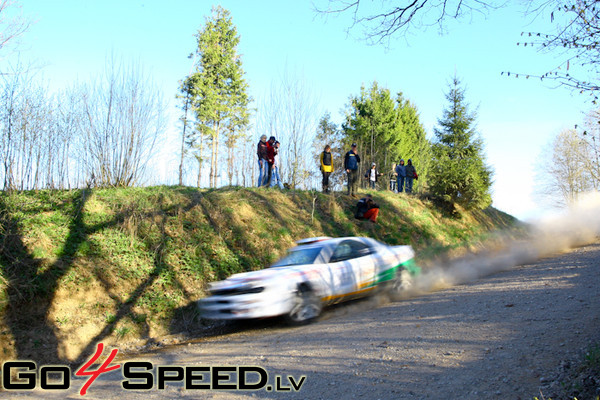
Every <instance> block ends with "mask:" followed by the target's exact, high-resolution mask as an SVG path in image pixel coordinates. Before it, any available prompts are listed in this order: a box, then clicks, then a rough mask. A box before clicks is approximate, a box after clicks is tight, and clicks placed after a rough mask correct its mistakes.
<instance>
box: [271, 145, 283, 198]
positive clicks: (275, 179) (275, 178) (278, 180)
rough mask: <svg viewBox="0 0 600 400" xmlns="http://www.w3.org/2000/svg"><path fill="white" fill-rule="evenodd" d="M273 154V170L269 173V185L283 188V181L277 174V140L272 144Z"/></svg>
mask: <svg viewBox="0 0 600 400" xmlns="http://www.w3.org/2000/svg"><path fill="white" fill-rule="evenodd" d="M273 147H274V148H275V155H274V156H273V171H272V173H271V187H273V186H275V185H277V186H279V189H283V182H281V177H280V176H279V142H277V141H276V142H275V143H274V144H273Z"/></svg>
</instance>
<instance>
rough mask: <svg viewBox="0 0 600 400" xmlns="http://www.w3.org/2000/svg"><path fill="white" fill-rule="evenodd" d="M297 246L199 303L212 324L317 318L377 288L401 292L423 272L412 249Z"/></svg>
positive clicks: (309, 242) (318, 242)
mask: <svg viewBox="0 0 600 400" xmlns="http://www.w3.org/2000/svg"><path fill="white" fill-rule="evenodd" d="M296 244H297V245H296V246H295V247H293V248H291V249H290V250H289V251H288V253H287V254H286V255H285V256H284V257H283V258H281V259H280V260H279V261H277V262H275V263H274V264H273V265H271V266H270V267H269V268H266V269H263V270H259V271H252V272H244V273H240V274H235V275H232V276H231V277H229V278H227V279H226V280H224V281H220V282H215V283H212V284H211V285H210V287H209V292H210V296H209V297H206V298H204V299H201V300H200V301H199V308H200V311H201V315H202V316H203V317H204V318H207V319H249V318H263V317H273V316H278V315H284V316H285V318H286V319H287V320H288V322H290V323H291V324H302V323H306V322H310V321H312V320H314V319H315V318H317V317H318V316H319V315H320V314H321V311H322V309H323V307H324V306H326V305H329V304H333V303H337V302H341V301H344V300H348V299H351V298H357V297H362V296H366V295H368V294H371V293H373V291H374V290H376V289H377V288H381V287H383V286H385V287H386V288H387V289H389V290H393V291H401V290H403V289H405V288H407V287H408V286H409V285H410V284H411V281H412V277H413V276H415V275H416V274H418V273H419V271H420V268H419V267H417V266H416V265H415V263H414V251H413V249H412V248H411V247H410V246H388V245H386V244H384V243H381V242H379V241H377V240H374V239H371V238H366V237H344V238H330V237H316V238H309V239H303V240H300V241H298V242H296Z"/></svg>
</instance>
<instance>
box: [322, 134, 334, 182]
mask: <svg viewBox="0 0 600 400" xmlns="http://www.w3.org/2000/svg"><path fill="white" fill-rule="evenodd" d="M333 169H334V168H333V156H332V155H331V146H329V145H327V146H325V149H324V150H323V152H322V153H321V173H322V174H323V193H329V175H331V173H332V172H333Z"/></svg>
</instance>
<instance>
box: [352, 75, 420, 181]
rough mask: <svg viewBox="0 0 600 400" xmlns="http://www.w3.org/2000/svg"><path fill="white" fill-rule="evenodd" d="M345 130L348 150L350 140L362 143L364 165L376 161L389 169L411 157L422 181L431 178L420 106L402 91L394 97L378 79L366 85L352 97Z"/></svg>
mask: <svg viewBox="0 0 600 400" xmlns="http://www.w3.org/2000/svg"><path fill="white" fill-rule="evenodd" d="M342 130H343V133H344V136H345V139H344V142H345V145H346V151H347V150H348V149H349V145H350V143H357V144H358V151H359V154H360V156H361V159H362V160H363V163H362V164H363V166H362V167H363V168H369V167H370V165H371V163H372V162H374V163H376V164H377V166H378V169H379V171H380V172H384V173H385V172H387V171H388V170H391V167H392V164H393V163H397V162H399V161H400V159H401V158H404V159H408V158H411V159H412V161H413V164H414V165H415V167H416V168H417V171H418V172H419V181H418V182H419V183H420V184H423V183H424V182H425V181H426V180H427V170H428V168H427V165H428V164H429V160H430V158H431V156H430V143H429V141H428V140H427V138H426V135H425V129H424V128H423V126H422V125H421V123H420V122H419V115H418V112H417V110H416V108H415V107H414V106H413V105H412V104H411V103H410V102H409V101H408V100H406V99H404V98H403V96H402V94H401V93H399V94H398V95H397V97H396V99H394V98H393V96H392V95H391V92H390V91H389V89H385V88H381V87H379V85H378V84H377V82H373V84H372V86H371V88H370V89H366V88H365V87H364V86H363V87H362V88H361V91H360V95H359V96H356V97H351V98H350V106H349V108H348V111H347V112H346V122H345V123H344V124H342ZM360 173H361V174H362V172H360ZM415 183H416V182H415ZM415 188H416V186H415Z"/></svg>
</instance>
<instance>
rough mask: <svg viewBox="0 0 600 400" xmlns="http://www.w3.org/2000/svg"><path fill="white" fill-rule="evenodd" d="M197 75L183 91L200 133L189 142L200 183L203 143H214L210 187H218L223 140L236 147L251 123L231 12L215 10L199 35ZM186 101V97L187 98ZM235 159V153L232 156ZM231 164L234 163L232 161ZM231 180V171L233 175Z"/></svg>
mask: <svg viewBox="0 0 600 400" xmlns="http://www.w3.org/2000/svg"><path fill="white" fill-rule="evenodd" d="M196 38H197V41H198V47H197V49H196V56H197V60H198V61H197V64H196V71H195V72H194V73H193V74H191V75H190V76H189V77H188V78H187V79H186V80H184V82H185V83H186V84H187V85H188V86H187V87H183V86H182V88H181V92H182V93H184V95H188V94H191V95H192V97H193V99H192V108H193V110H194V112H195V117H196V129H194V130H193V132H191V133H188V134H187V135H188V139H187V142H188V143H190V144H191V145H192V146H193V147H195V148H196V150H198V149H199V151H196V154H194V156H195V157H196V159H197V160H198V162H199V164H200V171H199V178H198V183H200V174H201V171H202V160H203V155H202V143H203V138H207V139H208V141H209V143H210V149H211V155H210V186H211V187H216V186H217V176H218V175H219V171H218V166H219V161H218V155H219V140H220V138H221V136H222V135H224V136H225V137H226V140H227V145H228V146H235V144H236V141H237V140H238V139H239V137H240V136H241V135H240V133H241V132H243V130H244V129H245V127H246V126H247V124H248V121H249V116H248V114H249V110H248V106H249V103H250V101H251V99H250V97H249V96H248V94H247V91H248V84H247V83H246V81H245V80H244V74H245V73H244V70H243V68H242V61H241V58H240V56H239V55H238V53H237V46H238V44H239V42H240V37H239V35H238V33H237V29H236V28H235V26H234V25H233V22H232V19H231V16H230V13H229V11H227V10H225V9H224V8H222V7H220V6H217V7H213V9H212V15H211V17H209V18H207V19H206V23H205V26H204V28H203V29H202V30H201V31H198V34H197V35H196ZM184 98H185V96H184ZM229 154H230V155H231V153H229ZM228 161H229V164H231V163H232V160H231V159H229V160H228ZM229 174H230V176H231V171H229Z"/></svg>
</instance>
